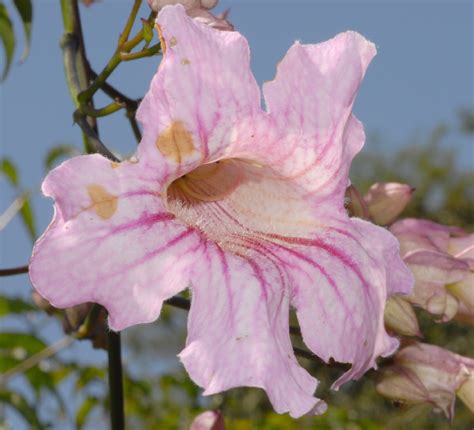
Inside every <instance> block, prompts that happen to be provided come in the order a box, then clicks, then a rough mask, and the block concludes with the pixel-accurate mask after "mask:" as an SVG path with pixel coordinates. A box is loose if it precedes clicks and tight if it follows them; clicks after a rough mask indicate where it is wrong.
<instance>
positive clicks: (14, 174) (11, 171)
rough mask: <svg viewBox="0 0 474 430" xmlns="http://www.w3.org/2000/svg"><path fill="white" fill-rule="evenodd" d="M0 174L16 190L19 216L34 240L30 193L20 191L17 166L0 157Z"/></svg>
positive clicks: (33, 218)
mask: <svg viewBox="0 0 474 430" xmlns="http://www.w3.org/2000/svg"><path fill="white" fill-rule="evenodd" d="M0 174H3V176H4V177H5V178H6V179H7V180H8V182H9V183H10V184H11V185H12V186H13V188H14V189H15V190H16V191H17V192H18V194H19V199H20V203H21V207H20V216H21V219H22V221H23V225H24V226H25V228H26V230H27V231H28V234H29V236H30V238H31V240H32V241H34V240H35V239H36V237H37V233H36V222H35V216H34V213H33V208H32V206H31V202H30V193H29V192H22V191H21V187H20V179H19V174H18V169H17V167H16V166H15V164H14V163H13V162H12V161H11V160H9V159H8V158H2V159H0Z"/></svg>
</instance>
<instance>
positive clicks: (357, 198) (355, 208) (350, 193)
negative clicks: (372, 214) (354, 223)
mask: <svg viewBox="0 0 474 430" xmlns="http://www.w3.org/2000/svg"><path fill="white" fill-rule="evenodd" d="M345 198H346V202H347V203H346V208H347V210H348V211H349V215H350V216H354V217H357V218H363V219H369V210H368V208H367V205H366V203H365V201H364V198H363V197H362V196H361V194H360V193H359V190H358V189H357V188H356V187H354V185H350V186H349V187H347V189H346V196H345Z"/></svg>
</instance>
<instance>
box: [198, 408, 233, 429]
mask: <svg viewBox="0 0 474 430" xmlns="http://www.w3.org/2000/svg"><path fill="white" fill-rule="evenodd" d="M189 430H225V422H224V417H223V416H222V414H221V413H220V412H219V411H206V412H203V413H201V414H199V415H198V416H197V417H196V418H194V420H193V422H192V424H191V427H190V428H189Z"/></svg>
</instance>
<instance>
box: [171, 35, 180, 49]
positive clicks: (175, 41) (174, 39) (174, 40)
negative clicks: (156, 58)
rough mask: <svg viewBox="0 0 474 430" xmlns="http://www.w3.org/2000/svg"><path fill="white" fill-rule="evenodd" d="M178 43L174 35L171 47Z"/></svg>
mask: <svg viewBox="0 0 474 430" xmlns="http://www.w3.org/2000/svg"><path fill="white" fill-rule="evenodd" d="M177 44H178V41H177V40H176V37H174V36H173V37H172V38H171V39H170V47H171V48H172V47H173V46H176V45H177Z"/></svg>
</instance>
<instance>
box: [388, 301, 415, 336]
mask: <svg viewBox="0 0 474 430" xmlns="http://www.w3.org/2000/svg"><path fill="white" fill-rule="evenodd" d="M384 321H385V326H386V327H387V328H388V329H390V330H392V331H393V332H395V333H396V334H400V335H402V336H421V333H420V327H419V325H418V320H417V319H416V315H415V311H414V310H413V307H412V306H411V304H410V303H408V302H407V301H406V300H405V299H404V298H403V297H401V296H396V295H395V296H392V297H390V298H389V299H388V300H387V304H386V305H385V313H384Z"/></svg>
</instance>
